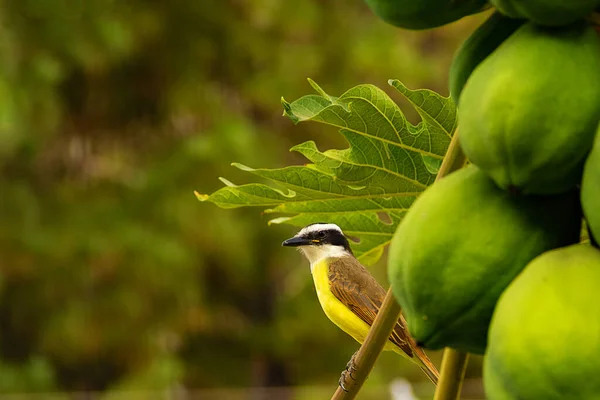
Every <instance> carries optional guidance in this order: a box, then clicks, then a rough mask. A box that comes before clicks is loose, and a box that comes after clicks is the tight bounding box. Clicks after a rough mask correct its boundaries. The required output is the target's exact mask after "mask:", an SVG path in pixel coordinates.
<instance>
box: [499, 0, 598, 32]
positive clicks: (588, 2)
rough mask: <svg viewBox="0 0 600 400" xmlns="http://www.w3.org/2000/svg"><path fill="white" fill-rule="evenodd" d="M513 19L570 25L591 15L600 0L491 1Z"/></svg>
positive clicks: (542, 23) (543, 23)
mask: <svg viewBox="0 0 600 400" xmlns="http://www.w3.org/2000/svg"><path fill="white" fill-rule="evenodd" d="M490 2H491V3H492V4H493V5H494V6H496V8H497V9H498V10H500V12H502V13H503V14H506V15H508V16H509V17H512V18H526V19H528V20H530V21H533V22H535V23H536V24H539V25H548V26H559V25H568V24H570V23H572V22H575V21H577V20H579V19H582V18H584V17H585V16H587V15H589V14H590V13H591V12H592V11H593V10H594V8H596V7H598V6H600V0H490Z"/></svg>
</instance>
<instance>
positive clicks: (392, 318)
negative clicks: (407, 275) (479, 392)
mask: <svg viewBox="0 0 600 400" xmlns="http://www.w3.org/2000/svg"><path fill="white" fill-rule="evenodd" d="M465 161H466V158H465V155H464V154H463V152H462V150H461V149H460V146H459V143H458V129H457V130H456V131H455V132H454V135H453V136H452V140H451V141H450V145H449V146H448V150H447V151H446V155H445V157H444V160H443V161H442V165H441V166H440V170H439V172H438V175H437V177H436V181H437V180H439V179H442V177H444V176H446V175H448V174H449V173H451V172H452V171H455V170H457V169H460V168H462V166H463V165H464V164H465ZM401 311H402V310H401V308H400V305H399V304H398V302H397V301H396V299H395V298H394V295H393V294H392V291H391V289H388V291H387V293H386V295H385V299H384V300H383V304H382V305H381V309H380V310H379V312H378V313H377V316H376V317H375V321H373V326H371V329H370V330H369V334H368V335H367V337H366V339H365V341H364V343H363V344H362V346H361V347H360V349H359V350H358V352H357V353H356V356H355V358H354V366H355V368H356V370H355V371H354V373H353V374H352V376H353V378H354V381H350V382H347V384H346V389H347V390H348V391H347V392H345V391H344V390H343V389H342V388H341V387H338V388H337V390H336V391H335V393H334V394H333V396H332V397H331V400H351V399H354V398H355V397H356V395H357V394H358V391H359V390H360V388H361V387H362V385H363V384H364V383H365V380H366V379H367V377H368V376H369V373H370V372H371V370H372V369H373V365H375V361H377V357H379V354H380V353H381V351H382V350H383V347H384V346H385V343H386V342H387V340H388V338H389V337H390V334H391V333H392V330H393V329H394V325H395V324H396V322H397V321H398V318H400V313H401ZM447 351H448V350H446V352H447ZM460 381H462V377H461V378H460Z"/></svg>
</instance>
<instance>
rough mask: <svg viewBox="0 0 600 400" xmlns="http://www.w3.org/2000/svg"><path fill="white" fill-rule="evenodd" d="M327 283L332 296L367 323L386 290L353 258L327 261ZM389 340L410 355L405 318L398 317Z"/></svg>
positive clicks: (370, 320)
mask: <svg viewBox="0 0 600 400" xmlns="http://www.w3.org/2000/svg"><path fill="white" fill-rule="evenodd" d="M329 282H330V286H331V291H332V292H333V295H334V296H335V297H336V298H337V299H338V300H339V301H341V302H342V303H343V304H344V305H345V306H346V307H348V308H349V309H350V310H351V311H352V312H353V313H354V314H356V315H357V316H358V317H359V318H360V319H362V320H363V321H365V322H366V323H367V324H369V326H371V325H373V321H374V320H375V316H376V315H377V313H378V312H379V309H380V308H381V304H382V303H383V299H384V298H385V290H384V289H383V288H382V287H381V285H380V284H379V283H378V282H377V281H376V280H375V278H373V276H372V275H371V274H370V273H369V271H367V270H366V269H365V267H363V266H362V264H361V263H359V262H358V260H357V259H356V258H354V257H350V256H348V257H343V258H340V259H333V260H331V262H330V264H329ZM390 341H391V342H392V343H394V344H395V345H397V346H398V347H400V348H401V349H402V351H404V352H405V353H406V354H407V355H408V356H409V357H411V358H412V356H413V351H412V348H411V346H410V343H409V341H410V338H409V337H408V332H407V329H406V323H405V322H404V318H402V317H400V319H399V320H398V322H397V323H396V326H394V330H393V331H392V334H391V336H390Z"/></svg>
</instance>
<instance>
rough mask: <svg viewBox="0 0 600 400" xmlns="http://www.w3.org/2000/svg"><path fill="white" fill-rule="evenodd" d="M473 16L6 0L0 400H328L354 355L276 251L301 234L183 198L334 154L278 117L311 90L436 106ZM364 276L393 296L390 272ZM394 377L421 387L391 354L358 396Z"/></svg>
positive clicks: (318, 131)
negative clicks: (420, 98) (401, 25)
mask: <svg viewBox="0 0 600 400" xmlns="http://www.w3.org/2000/svg"><path fill="white" fill-rule="evenodd" d="M483 17H484V16H483V15H479V16H474V17H470V18H469V19H466V20H463V21H460V22H458V23H455V24H451V25H448V26H446V27H443V28H439V29H435V30H430V31H425V32H410V31H405V30H400V29H397V28H394V27H391V26H388V25H386V24H384V23H383V22H382V21H380V20H378V19H377V18H376V17H374V16H373V15H372V14H371V13H370V11H369V10H368V9H367V7H366V6H365V5H364V4H363V3H362V2H361V1H359V0H355V1H342V0H327V1H324V0H304V1H297V2H289V1H278V0H254V1H243V0H227V1H220V0H201V1H197V0H175V1H171V2H159V1H144V0H129V1H113V0H85V1H82V0H19V1H17V0H2V1H1V2H0V49H1V54H2V57H0V180H1V181H0V218H1V224H0V272H1V274H0V393H4V394H8V393H20V392H27V393H31V392H40V393H48V392H86V391H94V392H101V393H105V395H102V397H106V398H133V397H130V396H129V397H128V396H125V397H118V396H117V395H118V394H119V393H123V391H141V393H159V394H160V395H165V393H177V392H178V391H181V390H182V388H187V389H190V390H201V389H211V390H212V391H211V392H198V393H204V397H202V394H200V397H199V398H248V397H247V396H246V397H245V394H246V389H243V388H247V387H265V386H273V387H286V386H294V387H299V389H295V390H293V389H290V390H283V391H281V392H278V393H279V394H278V395H277V397H276V398H327V397H328V396H330V395H331V393H333V390H334V389H335V387H336V385H337V379H338V377H339V373H340V372H341V370H342V369H343V367H344V366H345V364H346V362H347V360H348V359H349V357H350V356H351V355H352V353H353V352H354V351H355V350H356V349H357V348H358V344H357V343H355V342H354V341H353V340H352V339H351V338H350V337H349V336H346V335H345V334H344V333H343V332H341V331H339V329H338V328H337V327H335V326H334V325H332V324H331V323H330V322H329V321H328V320H327V319H326V317H325V316H324V315H323V313H322V311H321V309H320V307H319V305H318V302H317V299H316V296H315V294H314V289H313V286H312V280H311V278H310V273H309V269H308V264H307V263H306V262H305V261H304V260H303V259H302V258H301V257H300V255H299V254H297V253H296V252H293V251H291V250H289V249H282V248H280V243H281V241H282V240H283V239H285V238H287V237H289V236H290V235H292V234H293V233H294V229H293V228H291V227H287V226H270V227H269V226H267V218H266V216H262V215H261V212H260V211H261V210H259V209H235V210H221V209H217V208H216V207H214V206H212V205H210V204H202V203H199V202H198V201H197V200H196V199H195V197H194V195H193V190H198V191H200V192H202V193H210V192H212V191H214V190H216V189H217V188H219V187H220V186H221V183H220V182H219V181H218V180H217V177H219V176H226V177H227V178H228V179H230V180H231V181H233V182H235V183H244V182H248V181H249V179H248V178H249V177H248V176H246V175H245V174H244V173H243V172H241V171H238V170H236V169H235V168H231V167H230V166H229V164H230V162H232V161H238V162H241V163H243V164H246V165H250V166H253V167H260V166H264V167H279V166H284V165H289V164H298V163H304V162H306V160H304V159H302V158H301V157H300V156H299V155H295V154H293V153H289V152H288V149H289V148H290V147H291V146H292V145H294V144H297V143H300V142H302V141H305V140H310V139H313V140H316V141H317V143H318V145H319V147H320V148H321V149H325V148H330V147H338V148H343V147H345V143H344V141H343V139H342V137H341V136H340V135H338V134H337V133H336V132H335V130H333V129H327V127H324V126H322V125H317V124H302V125H299V126H294V125H293V124H292V123H291V122H290V121H289V120H287V119H286V118H284V117H282V115H281V114H282V108H281V104H280V97H281V96H285V98H286V99H287V100H294V99H296V98H298V97H300V96H302V95H304V94H308V93H309V92H310V91H311V89H310V87H309V85H308V84H307V82H306V78H307V77H310V78H312V79H314V80H315V81H316V82H318V83H319V84H321V85H322V87H323V88H324V89H325V90H327V91H328V92H329V93H331V94H333V95H339V94H341V93H342V92H343V91H345V90H346V89H349V88H350V87H352V86H355V85H357V84H360V83H372V84H375V85H377V86H379V87H382V88H384V90H386V91H388V93H390V94H391V96H392V98H394V99H396V100H399V96H398V94H397V93H394V91H393V90H390V89H388V87H387V84H386V82H387V80H388V79H389V78H398V79H400V80H401V81H403V82H404V83H405V84H406V85H408V86H409V87H410V88H429V89H433V90H436V91H438V92H440V93H441V94H443V95H447V93H448V91H447V89H446V82H447V71H448V66H449V63H450V60H451V57H452V54H453V53H454V51H455V50H456V48H457V47H458V46H459V44H460V43H461V41H462V40H464V39H465V38H466V37H467V36H468V34H469V33H470V32H471V31H472V30H473V29H474V28H475V26H477V24H479V23H480V22H481V21H482V19H483ZM412 115H413V116H414V113H413V114H412ZM372 270H373V273H374V274H375V275H376V276H377V277H378V278H379V280H380V281H381V282H382V283H385V262H383V261H382V262H380V263H379V264H378V265H376V266H374V267H373V268H372ZM433 358H434V359H435V360H436V361H439V359H440V357H439V354H433ZM472 365H473V371H472V374H473V375H476V374H477V373H478V371H477V368H476V367H477V362H475V363H474V364H472ZM397 376H406V377H408V378H409V379H412V380H416V381H420V382H423V384H424V385H425V386H426V387H427V385H428V384H427V383H426V382H424V381H423V379H424V378H423V377H422V376H421V374H420V371H419V370H418V369H417V368H415V367H413V366H412V365H411V364H410V363H408V362H407V361H404V360H403V359H401V358H399V357H398V356H396V355H394V354H391V355H390V354H384V355H383V356H382V357H381V359H380V360H379V362H378V364H377V366H376V369H375V370H374V372H373V373H372V375H371V377H370V379H369V381H368V383H367V387H366V392H368V391H369V390H371V393H373V396H376V398H382V397H381V396H380V395H381V393H382V392H381V389H376V388H381V387H382V385H384V384H387V383H389V382H390V381H391V380H392V379H393V378H394V377H397ZM311 387H312V388H314V389H310V388H311ZM220 388H240V390H241V391H238V392H223V391H221V389H220ZM302 388H304V389H302ZM307 388H308V389H307ZM369 388H371V389H369ZM427 388H428V389H427V390H429V391H431V388H429V387H427ZM217 389H218V390H217ZM311 390H313V391H311ZM319 390H320V391H319ZM154 391H155V392H154ZM165 391H167V392H165ZM315 391H317V392H318V393H319V394H318V395H317V394H315V393H317V392H315ZM130 393H133V392H130ZM210 393H212V394H210ZM224 393H229V394H224ZM233 393H238V395H235V396H238V397H235V396H234V394H233ZM253 393H254V397H253V398H261V397H260V392H259V391H257V390H254V392H253ZM257 393H259V394H257ZM384 393H387V392H384ZM115 396H117V397H115ZM140 396H141V397H140V398H150V397H145V396H149V395H148V394H147V395H143V394H142V395H140ZM157 398H158V397H157ZM271 398H274V397H271ZM365 398H367V397H365ZM373 398H375V397H373Z"/></svg>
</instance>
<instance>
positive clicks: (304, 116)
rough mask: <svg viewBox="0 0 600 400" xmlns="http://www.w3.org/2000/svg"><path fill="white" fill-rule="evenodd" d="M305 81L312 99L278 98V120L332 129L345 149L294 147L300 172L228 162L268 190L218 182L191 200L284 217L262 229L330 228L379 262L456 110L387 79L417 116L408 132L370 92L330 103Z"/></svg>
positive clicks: (361, 90) (446, 139) (378, 93)
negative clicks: (281, 114)
mask: <svg viewBox="0 0 600 400" xmlns="http://www.w3.org/2000/svg"><path fill="white" fill-rule="evenodd" d="M309 82H310V84H311V86H312V87H313V88H314V89H315V91H316V92H317V95H307V96H304V97H301V98H300V99H298V100H296V101H294V102H292V103H288V102H287V101H285V100H284V99H282V104H283V109H284V115H286V116H288V117H289V118H290V120H291V121H292V122H293V123H294V124H298V123H300V122H305V121H313V122H320V123H323V124H327V125H332V126H334V127H336V128H338V130H339V132H340V134H342V136H344V138H346V140H347V141H348V144H349V146H348V148H346V149H341V150H338V149H332V150H327V151H323V152H322V151H320V150H319V149H318V147H317V145H316V144H315V142H313V141H309V142H305V143H302V144H299V145H297V146H294V147H293V148H292V149H291V150H292V151H296V152H299V153H301V154H302V155H304V156H305V157H306V158H307V159H308V160H310V162H311V164H308V165H305V166H289V167H285V168H275V169H266V168H261V169H254V168H250V167H247V166H244V165H241V164H236V163H234V164H232V165H233V166H235V167H237V168H239V169H241V170H244V171H247V172H250V173H252V174H254V175H256V176H258V177H260V178H262V179H265V180H267V181H268V182H270V183H271V184H272V185H273V186H270V185H265V184H259V183H251V184H246V185H241V186H236V185H234V184H233V183H231V182H229V181H227V180H225V179H224V178H221V181H223V182H224V183H225V185H226V186H225V187H223V188H221V189H219V190H217V191H216V192H214V193H213V194H211V195H200V194H198V193H196V195H197V197H198V199H199V200H201V201H209V202H212V203H214V204H216V205H217V206H219V207H223V208H232V207H241V206H261V207H268V208H267V209H266V210H265V212H266V213H277V214H283V215H284V216H280V217H277V218H274V219H272V220H271V221H270V223H287V224H291V225H294V226H298V227H302V226H305V225H307V224H310V223H313V222H322V221H326V222H332V223H335V224H338V225H339V226H340V227H341V228H342V229H343V230H344V232H345V233H346V234H347V235H348V236H353V237H357V238H358V239H359V240H360V241H359V242H357V243H353V244H352V248H353V251H354V253H355V255H356V256H357V257H358V258H359V259H360V260H361V261H362V262H363V263H365V264H371V263H373V262H375V261H377V260H378V259H379V258H380V257H381V254H382V253H383V249H384V247H385V246H386V245H387V244H388V243H389V241H390V240H391V237H392V235H393V233H394V232H395V230H396V227H397V225H398V223H399V222H400V221H401V220H402V218H403V216H404V213H405V212H406V211H407V209H408V208H409V207H410V205H411V204H412V202H413V201H414V200H415V199H416V197H417V196H418V195H419V194H420V193H421V192H422V191H423V190H424V189H425V188H426V187H427V186H428V185H430V184H432V183H433V182H434V180H435V177H436V174H437V172H438V169H439V166H440V165H441V162H442V159H443V157H444V155H445V153H446V150H447V148H448V145H449V143H450V139H451V138H452V134H453V132H454V129H455V128H456V123H457V121H456V108H455V106H454V103H453V102H452V100H451V99H450V98H445V97H442V96H440V95H438V94H437V93H435V92H432V91H430V90H425V89H422V90H410V89H408V88H407V87H406V86H404V85H403V84H402V83H401V82H400V81H398V80H390V81H389V83H390V85H391V86H392V87H394V88H395V89H396V90H398V91H399V92H400V93H401V94H402V95H404V96H405V97H406V98H407V99H408V101H409V102H410V103H411V104H412V106H413V107H414V108H415V110H416V111H417V113H418V114H419V116H420V118H421V122H419V123H418V124H417V125H416V126H415V125H412V124H411V123H410V122H408V121H407V119H406V117H405V116H404V114H403V113H402V111H401V110H400V108H399V107H398V105H397V104H396V103H394V101H392V99H390V97H389V96H388V95H387V94H386V93H385V92H384V91H382V90H381V89H379V88H377V87H375V86H373V85H359V86H356V87H354V88H352V89H350V90H348V91H347V92H345V93H344V94H342V95H341V96H339V97H334V96H330V95H328V94H327V93H325V91H324V90H323V89H321V88H320V87H319V86H318V85H317V84H316V83H315V82H313V81H312V80H310V79H309Z"/></svg>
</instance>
